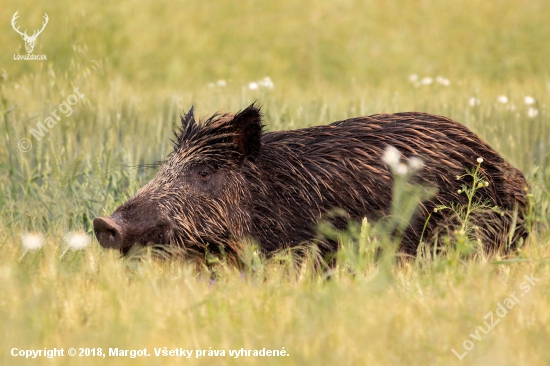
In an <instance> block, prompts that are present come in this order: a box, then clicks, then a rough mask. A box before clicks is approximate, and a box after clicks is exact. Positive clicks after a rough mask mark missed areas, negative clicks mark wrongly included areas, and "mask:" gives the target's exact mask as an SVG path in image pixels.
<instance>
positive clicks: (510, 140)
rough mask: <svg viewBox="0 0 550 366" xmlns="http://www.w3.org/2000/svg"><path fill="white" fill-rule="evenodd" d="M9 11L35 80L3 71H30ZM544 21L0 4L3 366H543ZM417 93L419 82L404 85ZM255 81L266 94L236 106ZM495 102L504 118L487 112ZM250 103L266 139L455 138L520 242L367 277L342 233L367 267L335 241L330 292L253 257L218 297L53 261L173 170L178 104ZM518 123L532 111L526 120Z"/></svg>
mask: <svg viewBox="0 0 550 366" xmlns="http://www.w3.org/2000/svg"><path fill="white" fill-rule="evenodd" d="M16 10H19V14H20V18H19V19H18V24H19V25H20V26H21V28H22V29H25V28H28V29H29V30H32V29H33V28H36V27H38V26H39V25H40V22H41V16H42V15H43V13H44V12H46V13H48V15H49V17H50V22H49V24H48V25H47V27H46V29H45V30H44V32H43V33H42V34H41V35H40V36H39V37H38V41H37V45H36V47H35V50H34V53H35V54H46V55H47V57H48V60H47V61H32V62H31V61H14V60H13V54H14V53H15V54H23V53H24V52H25V51H24V44H23V41H22V40H21V37H19V36H18V35H17V34H16V33H15V32H14V31H13V30H12V29H11V26H10V20H11V17H12V15H13V13H15V11H16ZM549 11H550V3H549V2H548V1H544V0H531V1H524V2H518V1H505V0H496V1H491V2H487V1H479V0H465V1H459V2H457V1H435V0H433V1H422V2H418V1H408V0H406V1H405V0H404V1H396V2H379V1H374V0H369V1H361V2H359V1H343V2H338V3H337V4H336V3H334V2H328V1H320V0H315V1H314V0H308V1H302V2H293V1H288V0H282V1H278V2H258V1H245V2H239V3H236V2H229V1H220V2H216V3H211V4H205V3H204V2H200V1H186V2H181V3H179V4H174V3H173V2H168V1H164V0H157V1H143V2H137V1H124V2H120V3H118V4H111V3H109V2H100V3H86V2H82V1H72V2H71V1H66V0H62V1H58V2H55V3H53V2H52V3H48V4H46V3H44V4H36V3H35V2H31V1H20V2H18V3H17V4H9V5H6V6H3V7H1V8H0V29H2V31H1V32H0V44H1V45H2V46H3V47H2V49H3V52H1V53H0V70H1V76H0V119H1V120H0V143H1V145H2V147H1V148H0V288H1V291H0V323H1V324H2V331H1V332H0V364H5V365H18V364H24V365H27V364H61V365H62V364H76V363H78V364H94V365H95V364H117V365H118V364H132V365H135V364H159V362H162V363H163V364H165V363H166V364H176V363H178V364H179V363H182V362H189V363H193V364H281V363H285V364H286V363H288V364H296V365H302V364H308V365H321V364H338V365H360V364H452V363H459V360H458V358H457V357H455V355H454V354H453V353H452V352H451V349H455V350H456V351H457V352H458V353H462V352H464V349H463V346H462V344H463V342H464V341H465V340H467V339H470V340H472V341H473V343H474V348H473V349H472V350H471V351H469V353H468V354H467V355H466V356H465V357H464V359H463V360H462V361H460V363H464V364H494V365H502V364H514V365H515V364H548V363H549V362H550V352H549V351H548V347H547V345H548V342H549V339H548V338H549V333H548V329H550V317H549V314H550V311H549V310H550V283H549V282H548V279H549V278H550V267H549V262H548V258H549V257H550V246H549V244H550V232H549V230H548V229H549V225H550V109H549V108H550V104H549V100H550V75H549V74H548V66H547V64H548V62H547V61H548V59H549V58H550V44H549V43H548V42H546V41H545V40H547V39H549V38H550V23H549V22H548V21H547V14H548V12H549ZM29 33H32V31H30V32H29ZM411 74H417V75H418V76H419V78H420V79H422V78H424V77H432V78H433V79H434V81H433V82H432V84H430V85H416V84H415V83H414V82H411V81H409V77H410V75H411ZM265 76H269V77H270V78H271V79H272V80H273V82H274V85H275V86H274V88H273V89H272V90H270V89H265V88H260V89H258V90H250V89H249V88H248V84H249V83H250V82H252V81H257V80H261V79H262V78H263V77H265ZM437 76H442V77H444V78H447V79H449V80H450V85H449V86H445V85H441V84H440V83H438V82H436V81H435V78H436V77H437ZM218 80H224V81H225V82H226V84H227V85H226V86H225V87H221V86H216V82H217V81H218ZM211 83H213V84H214V86H213V87H212V86H209V84H211ZM74 87H78V88H79V90H80V92H82V93H84V94H85V96H86V97H85V99H84V100H83V101H81V102H78V103H77V104H76V105H75V106H74V107H73V108H74V113H73V114H72V115H71V116H70V117H65V116H63V117H62V118H61V120H60V121H59V122H58V123H57V124H56V125H55V126H53V128H52V129H51V131H50V132H49V133H48V134H47V135H46V136H45V137H44V138H43V139H41V140H40V141H36V140H35V139H34V137H32V136H31V134H30V129H31V128H36V124H37V122H38V121H42V122H44V120H45V118H46V117H48V116H49V115H50V114H51V113H52V111H53V110H54V109H57V108H58V106H59V104H60V103H62V102H63V101H65V100H66V99H67V97H68V96H69V95H70V94H72V93H73V88H74ZM501 95H506V96H507V98H508V100H509V102H508V103H505V104H503V103H499V102H498V101H497V98H498V97H499V96H501ZM526 95H530V96H532V97H534V98H535V99H536V102H535V104H534V105H532V106H528V105H526V104H525V103H524V97H525V96H526ZM471 98H478V99H479V104H477V105H475V106H471V105H470V104H469V101H470V99H471ZM255 100H258V101H259V102H261V103H262V104H263V111H264V113H265V121H264V123H265V124H266V125H267V130H280V129H293V128H299V127H305V126H312V125H317V124H326V123H329V122H333V121H335V120H338V119H343V118H347V117H353V116H358V115H368V114H375V113H388V112H399V111H411V110H416V111H425V112H429V113H433V114H440V115H444V116H447V117H450V118H453V119H455V120H457V121H459V122H461V123H463V124H465V125H466V126H468V127H469V128H471V129H472V130H473V131H474V132H476V133H477V134H478V135H480V136H481V137H482V138H483V139H485V140H486V141H487V142H488V143H489V144H490V145H491V146H493V147H494V148H495V149H496V150H497V151H498V152H499V153H501V155H502V156H503V157H505V158H506V159H507V160H508V161H510V162H511V163H512V164H513V165H514V166H516V167H518V168H519V169H521V170H522V171H523V172H524V173H525V175H526V177H527V178H528V180H529V183H530V184H531V187H532V191H531V194H532V201H533V202H534V205H533V208H532V209H533V212H532V213H531V214H530V218H531V221H532V227H533V229H532V235H531V239H530V241H529V242H528V244H527V245H526V246H524V247H523V248H522V249H521V250H520V251H519V253H514V254H511V255H509V256H497V257H494V258H493V257H490V258H487V257H484V256H482V255H476V256H464V255H462V254H461V253H459V252H457V251H453V250H449V253H448V255H447V256H444V257H436V258H433V257H429V256H424V257H419V258H417V259H416V260H412V261H408V262H397V263H396V262H395V261H391V260H390V261H382V262H380V263H378V264H377V263H376V262H375V261H374V259H373V255H372V254H373V252H372V247H369V246H368V245H370V244H369V243H373V242H376V238H375V237H373V236H369V235H366V234H365V227H364V228H363V229H364V230H363V231H364V232H363V234H364V235H363V236H361V235H359V234H357V236H358V237H360V238H361V239H360V240H359V242H360V243H363V245H367V244H368V245H367V246H366V248H367V249H366V252H365V251H361V249H358V248H356V247H354V245H355V244H356V243H357V241H355V240H348V239H346V238H343V239H342V242H343V245H344V250H343V251H342V254H341V258H339V262H338V263H339V265H338V266H337V267H336V268H335V269H334V271H333V272H331V273H330V280H328V281H327V279H326V277H327V274H326V273H319V272H317V271H315V270H314V268H313V267H312V266H311V265H309V264H307V263H306V264H304V265H303V266H299V265H292V264H291V258H290V257H289V256H288V255H282V259H281V261H279V262H276V261H266V260H264V259H261V258H257V257H255V256H254V254H253V252H250V253H248V257H247V262H248V265H247V266H245V268H246V270H244V271H243V272H242V273H241V272H239V271H237V270H235V269H232V268H227V267H224V266H218V267H216V269H215V277H216V280H215V281H211V280H210V278H211V276H212V273H209V272H208V271H197V270H196V269H195V268H192V267H190V266H189V265H187V264H185V263H182V262H181V261H177V260H176V261H158V260H155V259H151V258H149V257H146V258H145V259H144V260H142V261H139V262H138V261H127V260H123V259H120V258H118V256H117V254H116V253H113V252H111V251H104V250H102V249H101V248H100V247H99V245H97V243H96V242H95V241H94V242H93V243H92V245H91V246H89V247H88V248H86V249H84V250H82V251H78V252H73V251H69V252H67V253H66V255H65V256H63V257H61V254H62V253H63V251H64V249H65V248H64V244H63V238H64V235H65V234H66V233H67V232H69V231H77V230H83V231H85V232H88V233H90V234H91V230H92V227H91V222H92V220H93V218H94V217H96V216H99V215H106V214H110V213H111V212H112V211H113V210H114V209H115V208H116V207H117V206H118V205H119V204H121V203H122V202H124V201H125V200H126V199H128V198H129V197H131V196H132V194H133V193H134V192H135V191H136V190H137V189H138V188H139V187H140V186H142V185H143V184H144V183H145V182H147V181H148V179H150V178H151V177H152V175H153V174H154V173H155V171H154V170H153V169H150V168H136V167H135V166H137V165H139V164H143V163H153V162H155V161H158V160H162V159H163V158H164V157H165V156H166V155H167V154H168V153H169V152H170V149H171V143H170V141H169V139H170V138H171V134H172V132H171V130H172V129H173V128H174V127H175V126H176V125H177V123H178V116H179V115H180V114H182V113H183V112H184V111H186V110H187V109H188V108H190V107H191V105H194V106H195V108H196V111H197V113H198V114H200V115H201V116H206V115H209V114H212V113H214V112H216V111H218V110H225V111H237V110H239V109H242V108H244V107H246V106H247V105H248V104H250V103H252V102H253V101H255ZM529 108H533V109H536V110H537V112H538V114H537V115H536V116H534V117H529V115H528V113H529ZM22 138H29V139H30V140H31V142H32V144H33V146H32V149H31V150H30V151H28V152H21V151H20V150H19V149H18V141H20V139H22ZM475 164H476V162H475V161H473V162H472V164H471V166H475ZM369 224H370V223H369ZM27 232H40V233H43V234H44V236H45V246H44V247H43V248H42V249H41V250H39V251H35V252H29V253H27V254H26V255H25V256H24V257H23V258H22V259H20V258H21V254H22V249H21V235H23V234H24V233H27ZM357 232H359V229H357ZM366 233H367V234H368V232H366ZM365 235H366V236H365ZM354 243H355V244H354ZM364 248H365V247H363V249H364ZM369 248H370V249H369ZM369 250H371V251H370V252H369ZM60 257H61V258H60ZM531 273H533V275H534V277H536V278H538V279H540V282H537V283H536V285H535V286H534V287H533V288H532V289H531V291H530V292H528V293H526V294H525V296H524V297H519V299H520V301H519V303H518V304H517V305H516V306H515V307H513V308H512V309H510V311H509V313H508V314H507V315H506V316H505V317H504V318H502V319H501V321H500V323H498V324H497V325H496V327H495V328H494V329H493V330H492V331H491V332H489V333H488V334H487V335H485V334H482V333H481V334H482V339H481V340H480V341H477V340H473V339H472V338H471V337H470V334H474V335H475V329H476V328H477V327H478V326H483V327H485V326H484V325H483V322H484V321H486V320H487V319H484V316H485V315H486V314H487V313H488V312H489V311H495V309H497V306H498V303H502V302H503V301H504V300H505V299H506V298H507V297H509V296H510V294H512V293H513V292H514V291H516V292H517V293H520V292H521V291H520V290H519V286H520V284H521V283H522V282H524V281H525V278H524V276H525V275H530V274H531ZM516 296H517V294H516ZM485 328H486V327H485ZM13 347H17V348H20V349H25V348H32V349H40V348H44V347H51V348H53V347H57V348H60V347H64V348H65V349H66V350H67V349H68V348H69V347H75V348H79V347H89V348H91V347H102V348H103V350H104V352H105V351H106V350H107V349H108V348H109V347H118V348H131V349H134V348H135V349H138V348H145V347H146V348H148V350H149V352H150V353H152V354H153V348H154V347H160V348H162V347H168V348H179V347H181V348H184V349H206V350H208V348H209V347H212V349H218V350H221V349H223V350H229V349H240V348H241V347H244V348H246V349H261V348H263V347H265V348H268V349H279V350H280V349H282V347H285V350H286V351H287V352H288V353H289V354H290V356H288V357H282V358H253V357H250V358H238V359H232V358H230V357H224V358H217V359H214V358H208V357H204V358H199V359H195V358H193V359H192V360H187V361H186V360H182V359H179V358H163V359H158V358H155V357H149V358H137V359H130V358H109V357H107V358H105V359H101V360H98V359H95V358H78V359H76V358H70V357H64V358H57V359H53V361H50V362H48V361H46V360H45V359H38V360H34V361H29V360H25V359H20V358H13V357H11V356H10V350H11V348H13Z"/></svg>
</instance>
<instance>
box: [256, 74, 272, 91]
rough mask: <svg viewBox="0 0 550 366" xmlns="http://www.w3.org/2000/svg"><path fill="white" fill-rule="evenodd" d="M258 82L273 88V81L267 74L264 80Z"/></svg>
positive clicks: (265, 86)
mask: <svg viewBox="0 0 550 366" xmlns="http://www.w3.org/2000/svg"><path fill="white" fill-rule="evenodd" d="M258 84H259V85H260V86H263V87H264V88H268V89H273V86H274V85H273V81H271V78H270V77H269V76H266V77H265V78H263V79H262V80H260V81H258Z"/></svg>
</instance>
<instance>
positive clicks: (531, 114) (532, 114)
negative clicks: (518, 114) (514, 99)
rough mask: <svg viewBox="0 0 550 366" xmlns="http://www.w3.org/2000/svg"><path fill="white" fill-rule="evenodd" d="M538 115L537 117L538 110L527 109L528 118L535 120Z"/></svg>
mask: <svg viewBox="0 0 550 366" xmlns="http://www.w3.org/2000/svg"><path fill="white" fill-rule="evenodd" d="M538 115H539V110H538V109H536V108H533V107H529V109H528V110H527V116H528V117H529V118H535V117H536V116H538Z"/></svg>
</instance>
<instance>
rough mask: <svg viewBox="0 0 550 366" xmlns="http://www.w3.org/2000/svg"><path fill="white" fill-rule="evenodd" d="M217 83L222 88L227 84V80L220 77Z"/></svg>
mask: <svg viewBox="0 0 550 366" xmlns="http://www.w3.org/2000/svg"><path fill="white" fill-rule="evenodd" d="M216 85H217V86H219V87H220V88H223V87H224V86H227V82H226V81H225V80H222V79H220V80H218V81H217V82H216Z"/></svg>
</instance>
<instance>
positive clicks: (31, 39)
mask: <svg viewBox="0 0 550 366" xmlns="http://www.w3.org/2000/svg"><path fill="white" fill-rule="evenodd" d="M18 12H19V11H16V12H15V14H13V17H12V18H11V26H12V27H13V29H15V31H16V32H17V33H19V34H20V35H21V38H23V40H24V41H25V49H26V50H27V53H32V50H33V49H34V46H35V45H36V38H38V36H39V35H40V33H42V31H43V30H44V28H46V24H48V19H49V18H48V14H46V13H44V20H45V21H44V22H43V23H42V29H40V30H35V31H34V32H33V33H32V36H28V35H27V30H26V29H25V31H24V32H21V31H19V27H17V28H16V27H15V21H16V20H17V18H19V15H17V13H18Z"/></svg>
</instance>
